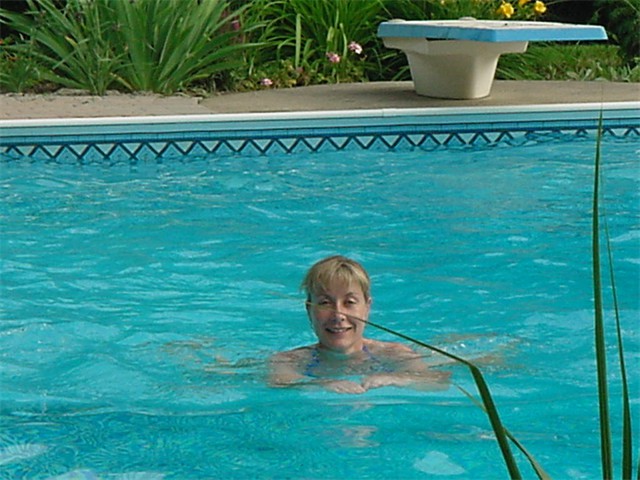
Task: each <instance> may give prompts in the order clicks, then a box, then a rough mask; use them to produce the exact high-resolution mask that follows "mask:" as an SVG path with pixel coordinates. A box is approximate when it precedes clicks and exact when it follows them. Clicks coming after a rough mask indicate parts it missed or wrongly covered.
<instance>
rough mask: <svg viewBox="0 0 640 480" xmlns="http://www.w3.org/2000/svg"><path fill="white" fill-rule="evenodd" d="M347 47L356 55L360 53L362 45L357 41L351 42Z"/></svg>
mask: <svg viewBox="0 0 640 480" xmlns="http://www.w3.org/2000/svg"><path fill="white" fill-rule="evenodd" d="M348 48H349V50H351V51H352V52H353V53H355V54H356V55H360V54H361V53H362V45H360V44H359V43H356V42H351V43H350V44H349V47H348Z"/></svg>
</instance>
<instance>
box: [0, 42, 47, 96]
mask: <svg viewBox="0 0 640 480" xmlns="http://www.w3.org/2000/svg"><path fill="white" fill-rule="evenodd" d="M9 41H10V39H9V40H7V42H9ZM7 47H9V48H7ZM11 47H12V45H11V44H9V45H7V44H6V43H5V42H4V41H1V42H0V91H4V92H15V93H20V92H25V91H27V90H29V89H31V88H33V87H34V86H35V85H37V84H38V83H39V82H40V81H41V75H40V72H39V70H38V67H37V64H36V62H35V61H34V59H32V58H31V56H30V55H29V54H28V53H27V54H26V55H23V54H18V53H16V52H12V51H11ZM25 49H26V51H27V52H29V49H28V47H27V46H26V45H25Z"/></svg>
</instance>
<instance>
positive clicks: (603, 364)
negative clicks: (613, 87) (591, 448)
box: [592, 116, 613, 479]
mask: <svg viewBox="0 0 640 480" xmlns="http://www.w3.org/2000/svg"><path fill="white" fill-rule="evenodd" d="M601 137H602V116H600V123H599V125H598V138H597V143H596V159H595V173H594V181H593V220H592V223H593V224H592V227H593V229H592V254H593V299H594V317H595V318H594V321H595V349H596V368H597V378H598V404H599V410H600V458H601V463H602V477H603V478H605V479H608V478H613V462H612V454H611V427H610V424H609V392H608V386H607V356H606V345H605V338H604V313H603V312H604V310H603V304H602V280H601V269H600V221H599V220H600V219H599V216H600V211H599V208H598V206H599V201H598V200H599V198H600V139H601Z"/></svg>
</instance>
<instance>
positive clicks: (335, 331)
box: [325, 327, 352, 335]
mask: <svg viewBox="0 0 640 480" xmlns="http://www.w3.org/2000/svg"><path fill="white" fill-rule="evenodd" d="M351 329H352V327H327V328H326V329H325V330H326V331H327V332H329V333H333V334H334V335H339V334H341V333H345V332H348V331H349V330H351Z"/></svg>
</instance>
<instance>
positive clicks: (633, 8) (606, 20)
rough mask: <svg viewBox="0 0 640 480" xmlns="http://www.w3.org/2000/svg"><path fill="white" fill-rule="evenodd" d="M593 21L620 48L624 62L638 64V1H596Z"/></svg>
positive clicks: (639, 1)
mask: <svg viewBox="0 0 640 480" xmlns="http://www.w3.org/2000/svg"><path fill="white" fill-rule="evenodd" d="M597 6H598V10H597V12H596V16H595V21H596V22H597V23H600V24H602V25H604V26H605V27H606V29H607V31H608V32H609V36H610V37H611V39H612V40H613V41H615V42H616V43H617V44H618V45H620V47H621V51H622V53H623V55H624V57H625V60H626V62H628V63H629V64H630V65H632V66H634V65H638V64H639V63H640V0H617V1H615V2H612V1H611V0H598V2H597Z"/></svg>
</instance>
